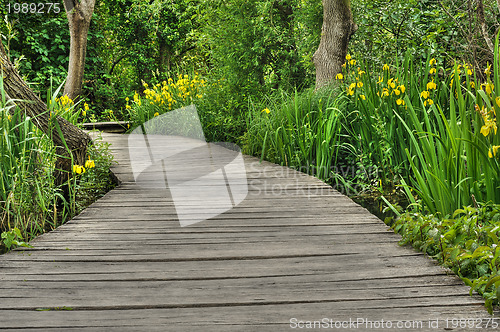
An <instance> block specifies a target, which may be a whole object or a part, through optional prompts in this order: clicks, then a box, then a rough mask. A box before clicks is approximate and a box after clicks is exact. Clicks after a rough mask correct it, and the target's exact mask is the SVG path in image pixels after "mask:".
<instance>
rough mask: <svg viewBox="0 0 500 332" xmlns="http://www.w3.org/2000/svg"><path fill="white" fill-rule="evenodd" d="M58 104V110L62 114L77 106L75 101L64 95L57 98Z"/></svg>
mask: <svg viewBox="0 0 500 332" xmlns="http://www.w3.org/2000/svg"><path fill="white" fill-rule="evenodd" d="M56 103H57V105H56V110H58V111H61V112H64V111H69V109H70V108H71V107H73V106H74V105H75V103H74V102H73V100H71V99H70V98H69V97H68V95H64V96H62V97H60V98H56ZM56 112H57V111H56Z"/></svg>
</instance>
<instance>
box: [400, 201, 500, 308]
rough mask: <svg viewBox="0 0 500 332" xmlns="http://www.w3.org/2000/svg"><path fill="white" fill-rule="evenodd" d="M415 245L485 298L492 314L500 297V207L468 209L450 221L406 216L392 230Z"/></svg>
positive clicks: (428, 216) (405, 240) (417, 214)
mask: <svg viewBox="0 0 500 332" xmlns="http://www.w3.org/2000/svg"><path fill="white" fill-rule="evenodd" d="M391 227H392V228H393V229H394V230H395V231H396V232H398V233H400V234H401V235H402V237H403V239H402V240H401V244H411V245H412V246H413V247H415V248H417V249H419V250H422V251H423V252H425V253H427V254H429V255H430V256H432V257H434V258H435V259H437V260H438V261H439V262H440V263H442V264H444V265H445V266H447V267H449V268H450V269H452V270H453V272H455V273H456V274H457V275H459V276H460V277H461V278H462V280H464V282H465V283H466V284H467V285H469V286H471V294H472V292H473V291H476V292H478V293H479V294H481V295H483V296H484V297H485V299H486V307H487V308H488V311H489V312H490V313H491V312H492V309H493V305H497V304H498V303H499V302H498V301H499V299H500V297H499V296H498V294H500V282H499V280H500V269H499V268H500V260H499V257H500V247H499V246H498V244H499V241H498V236H499V231H500V206H499V205H491V206H487V205H485V206H481V207H478V208H473V207H465V208H462V209H457V210H456V211H455V212H454V214H453V216H452V217H450V218H441V217H439V216H437V215H432V214H431V215H423V214H420V213H409V212H407V213H405V214H403V215H402V216H401V217H400V218H399V219H397V220H396V221H395V222H394V223H393V224H392V226H391Z"/></svg>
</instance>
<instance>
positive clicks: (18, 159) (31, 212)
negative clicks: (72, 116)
mask: <svg viewBox="0 0 500 332" xmlns="http://www.w3.org/2000/svg"><path fill="white" fill-rule="evenodd" d="M0 91H1V101H0V135H1V136H0V153H1V154H0V218H1V223H0V229H1V230H10V229H12V228H15V227H16V228H19V229H20V230H21V231H22V233H23V236H24V237H25V238H28V237H29V234H34V233H39V232H41V231H43V230H44V229H46V228H48V226H55V224H57V219H58V218H57V211H56V210H55V209H56V205H57V201H58V200H59V199H60V193H59V191H58V190H57V188H55V186H54V181H53V177H52V176H51V174H52V172H53V164H54V161H55V158H56V154H55V148H54V146H53V145H52V142H51V141H50V140H49V139H48V138H47V137H45V136H43V135H41V133H40V132H39V131H38V129H37V128H36V127H35V126H34V125H33V123H32V122H31V119H30V118H29V117H27V118H26V117H25V116H24V114H23V113H22V112H21V110H20V109H19V108H18V107H17V106H15V104H14V101H12V100H9V101H7V100H6V96H5V93H4V91H3V88H2V82H1V80H0ZM62 217H64V215H63V216H62ZM46 223H48V224H49V225H46Z"/></svg>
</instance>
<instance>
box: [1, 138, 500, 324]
mask: <svg viewBox="0 0 500 332" xmlns="http://www.w3.org/2000/svg"><path fill="white" fill-rule="evenodd" d="M104 137H105V140H107V141H109V142H110V143H112V145H111V149H112V152H113V154H114V155H115V159H116V160H117V161H118V165H116V166H114V167H113V172H114V174H115V175H116V176H117V177H118V179H119V180H120V181H121V184H120V185H119V186H117V188H116V189H114V190H112V191H111V192H109V193H108V194H106V195H105V196H104V197H103V198H101V199H100V200H98V201H97V202H95V203H94V204H92V205H91V206H90V207H88V208H87V209H86V210H85V211H83V212H82V213H81V214H80V215H78V216H77V217H76V218H74V219H73V220H71V221H70V222H68V223H67V224H65V225H63V226H61V227H59V228H58V229H56V230H55V231H52V232H50V233H47V234H44V235H42V236H40V237H39V238H37V239H36V240H34V241H32V243H31V244H32V245H33V248H32V249H16V250H14V251H12V252H10V253H8V254H5V255H2V256H0V330H2V331H6V330H12V331H220V332H224V331H257V332H267V331H272V332H276V331H293V330H306V329H309V328H313V327H314V328H316V329H320V330H344V331H345V330H348V329H352V330H361V331H371V330H383V331H387V330H394V331H405V330H418V331H436V330H441V331H444V330H454V331H459V330H467V331H471V330H477V331H482V330H484V327H486V324H487V323H488V322H489V326H488V327H494V325H493V326H492V323H494V320H493V321H491V320H489V319H490V318H491V317H492V316H489V315H488V314H487V312H486V310H485V309H484V301H483V299H482V298H481V297H479V296H472V297H471V296H469V289H468V287H466V286H464V285H463V283H462V282H461V280H460V279H459V278H458V277H456V276H454V275H452V274H450V273H449V271H447V270H445V269H444V268H442V267H440V266H438V265H436V264H435V262H433V260H432V259H430V258H428V257H426V256H424V255H423V254H421V253H418V252H416V251H414V250H413V249H412V248H407V247H401V246H399V245H398V240H399V239H400V237H399V236H398V235H396V234H394V233H393V232H392V231H390V230H388V227H387V226H385V225H384V223H383V222H381V221H380V220H379V219H378V218H377V217H375V216H373V215H372V214H370V213H369V212H368V211H367V210H365V209H364V208H362V207H360V206H359V205H357V204H355V203H354V202H353V201H352V200H350V199H349V198H347V197H346V196H343V195H341V194H340V193H338V192H337V191H335V190H333V189H332V188H331V187H329V186H328V185H326V184H324V183H323V182H321V181H319V180H317V179H315V178H313V177H310V176H307V175H305V174H302V173H298V172H296V171H293V170H290V169H288V168H284V167H281V166H277V165H274V164H271V163H268V162H262V163H261V162H259V160H258V159H257V158H254V157H249V156H244V162H245V166H246V176H247V181H248V196H247V197H246V199H244V200H243V201H242V202H241V203H240V204H239V205H237V206H236V207H235V208H233V209H230V210H229V211H227V212H225V213H222V214H220V215H218V216H215V217H212V218H210V219H209V220H205V221H202V222H198V223H195V224H193V225H190V226H188V227H180V225H179V221H178V218H177V215H176V208H175V204H174V203H175V202H174V201H173V200H172V197H171V195H170V194H169V191H167V190H156V189H152V188H144V187H142V186H139V185H138V184H136V183H135V182H134V177H133V175H132V171H131V165H130V161H129V157H128V148H127V136H123V135H118V134H104ZM186 162H191V163H195V162H196V161H195V160H190V161H186ZM481 318H483V320H482V324H483V325H481V326H479V325H480V324H478V323H475V324H472V325H467V326H466V327H465V328H464V325H463V324H462V328H461V327H460V324H459V321H458V320H457V319H476V320H479V319H481ZM494 319H496V318H494ZM476 322H477V321H476ZM497 323H500V321H499V322H497ZM497 329H498V327H497Z"/></svg>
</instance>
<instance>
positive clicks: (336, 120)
mask: <svg viewBox="0 0 500 332" xmlns="http://www.w3.org/2000/svg"><path fill="white" fill-rule="evenodd" d="M337 93H338V91H324V92H322V93H319V94H316V93H314V91H313V90H309V91H306V92H304V93H302V94H299V93H297V92H295V94H294V95H288V94H286V93H285V92H282V93H281V94H280V95H277V96H275V99H271V98H268V99H267V100H266V101H265V102H264V103H256V104H254V105H252V106H253V109H252V111H251V112H250V113H249V116H248V131H247V133H246V135H245V137H244V140H243V144H244V147H243V151H244V152H245V153H250V154H254V155H260V156H261V157H262V158H264V159H266V160H270V161H272V162H275V163H278V164H281V165H285V166H290V167H295V168H298V169H300V170H301V171H303V172H306V173H310V174H313V175H315V176H317V177H318V178H320V179H323V180H328V179H331V178H332V177H333V174H332V172H331V169H332V165H335V163H336V160H337V155H338V151H339V146H340V144H339V141H340V131H341V128H342V122H343V121H344V115H343V113H342V111H341V109H342V99H341V98H339V97H338V95H337Z"/></svg>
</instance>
